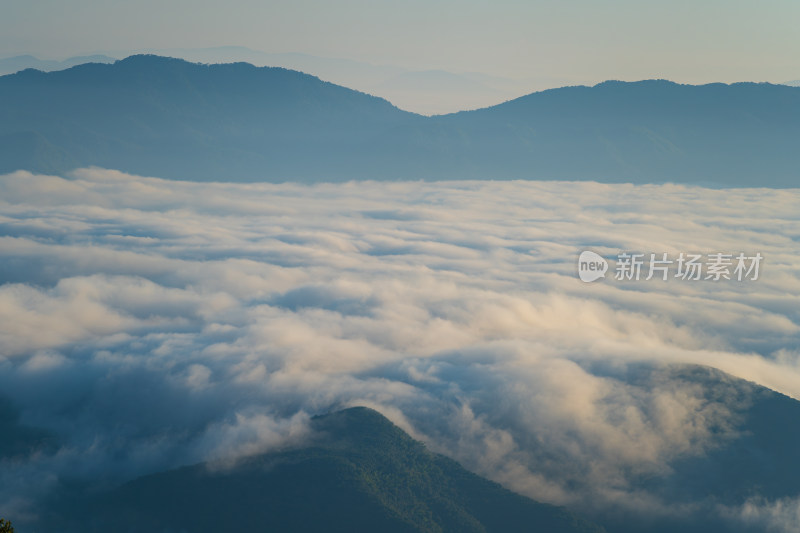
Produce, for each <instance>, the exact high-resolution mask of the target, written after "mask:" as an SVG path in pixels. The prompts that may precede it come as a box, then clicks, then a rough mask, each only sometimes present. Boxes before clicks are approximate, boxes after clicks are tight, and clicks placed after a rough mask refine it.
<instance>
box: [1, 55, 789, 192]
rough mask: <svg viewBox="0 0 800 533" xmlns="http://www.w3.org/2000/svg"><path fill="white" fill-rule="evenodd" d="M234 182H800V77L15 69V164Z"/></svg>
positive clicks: (6, 108) (9, 113)
mask: <svg viewBox="0 0 800 533" xmlns="http://www.w3.org/2000/svg"><path fill="white" fill-rule="evenodd" d="M88 165H97V166H102V167H108V168H115V169H120V170H123V171H127V172H132V173H136V174H144V175H155V176H160V177H165V178H177V179H198V180H223V181H303V182H310V181H339V180H349V179H378V180H388V179H465V178H475V179H486V178H490V179H556V180H562V179H570V180H571V179H579V180H582V179H592V180H600V181H631V182H636V183H641V182H664V181H673V182H682V183H704V184H720V185H742V186H776V187H792V186H797V185H798V184H800V180H798V170H797V169H798V168H800V88H797V87H789V86H785V85H771V84H755V83H738V84H733V85H725V84H711V85H703V86H690V85H678V84H675V83H671V82H668V81H663V80H649V81H642V82H633V83H628V82H605V83H601V84H599V85H596V86H594V87H583V86H581V87H565V88H562V89H553V90H547V91H543V92H539V93H533V94H530V95H528V96H524V97H522V98H518V99H516V100H512V101H509V102H506V103H503V104H500V105H497V106H494V107H489V108H485V109H480V110H477V111H470V112H460V113H454V114H451V115H443V116H434V117H424V116H420V115H416V114H413V113H408V112H405V111H402V110H400V109H398V108H396V107H394V106H392V105H391V104H390V103H389V102H387V101H385V100H382V99H380V98H376V97H373V96H370V95H367V94H364V93H360V92H357V91H353V90H350V89H346V88H343V87H340V86H337V85H334V84H332V83H327V82H323V81H321V80H319V79H318V78H315V77H313V76H310V75H306V74H302V73H300V72H296V71H290V70H286V69H281V68H256V67H253V66H252V65H249V64H245V63H237V64H220V65H200V64H193V63H188V62H186V61H183V60H178V59H169V58H163V57H158V56H132V57H129V58H127V59H125V60H121V61H117V62H115V63H113V64H84V65H80V66H76V67H73V68H69V69H67V70H62V71H57V72H49V73H44V72H40V71H36V70H25V71H22V72H18V73H16V74H12V75H7V76H2V77H0V172H9V171H13V170H17V169H27V170H31V171H36V172H58V173H62V172H65V171H68V170H70V169H72V168H75V167H80V166H88Z"/></svg>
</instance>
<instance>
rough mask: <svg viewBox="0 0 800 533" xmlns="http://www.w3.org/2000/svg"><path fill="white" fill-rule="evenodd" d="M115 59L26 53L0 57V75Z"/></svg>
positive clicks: (107, 61) (62, 68) (105, 61)
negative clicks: (50, 57)
mask: <svg viewBox="0 0 800 533" xmlns="http://www.w3.org/2000/svg"><path fill="white" fill-rule="evenodd" d="M114 61H116V59H115V58H113V57H109V56H107V55H103V54H95V55H90V56H76V57H70V58H67V59H62V60H56V59H39V58H38V57H34V56H32V55H27V54H26V55H20V56H14V57H5V58H2V59H0V75H2V74H13V73H15V72H19V71H20V70H25V69H29V68H34V69H36V70H42V71H44V72H50V71H53V70H64V69H67V68H70V67H74V66H76V65H83V64H84V63H113V62H114Z"/></svg>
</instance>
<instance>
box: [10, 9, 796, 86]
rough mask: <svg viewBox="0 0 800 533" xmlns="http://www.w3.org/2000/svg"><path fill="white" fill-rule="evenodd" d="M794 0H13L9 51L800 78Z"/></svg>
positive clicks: (542, 72) (579, 74)
mask: <svg viewBox="0 0 800 533" xmlns="http://www.w3.org/2000/svg"><path fill="white" fill-rule="evenodd" d="M798 20H800V3H798V2H796V1H794V0H766V1H764V2H757V3H756V2H749V1H743V0H699V1H698V0H694V1H688V0H675V1H670V2H662V1H652V0H614V1H607V2H597V1H595V0H571V1H567V2H565V1H548V2H542V1H522V0H499V1H493V2H488V1H474V0H467V1H454V0H442V1H435V2H430V1H420V0H408V1H405V2H390V1H387V0H368V1H367V0H345V1H339V2H330V1H327V0H292V1H267V2H265V1H261V0H235V1H230V2H225V3H222V2H217V1H213V2H212V1H209V0H167V1H164V0H158V1H156V0H139V1H136V2H126V1H121V0H70V1H67V2H65V1H63V0H36V1H30V0H3V6H2V17H0V57H8V56H13V55H17V54H23V53H30V54H34V55H36V56H39V57H41V58H54V59H61V58H65V57H67V56H73V55H79V54H88V53H95V52H123V53H124V52H127V51H132V50H141V49H153V48H175V47H181V48H197V47H216V46H224V45H238V46H246V47H249V48H252V49H255V50H260V51H265V52H302V53H308V54H313V55H318V56H324V57H340V58H348V59H354V60H358V61H365V62H369V63H374V64H389V65H396V66H399V67H403V68H408V69H412V70H428V69H443V70H447V71H454V72H472V71H475V72H481V73H486V74H491V75H496V76H504V77H512V78H531V77H537V78H551V79H554V80H559V81H570V80H572V81H575V82H580V83H587V82H599V81H602V80H605V79H623V80H635V79H645V78H667V79H671V80H674V81H679V82H685V83H704V82H712V81H723V82H731V81H771V82H778V83H780V82H784V81H789V80H795V79H798V78H800V55H798V54H797V50H799V49H800V32H797V31H796V29H797V21H798Z"/></svg>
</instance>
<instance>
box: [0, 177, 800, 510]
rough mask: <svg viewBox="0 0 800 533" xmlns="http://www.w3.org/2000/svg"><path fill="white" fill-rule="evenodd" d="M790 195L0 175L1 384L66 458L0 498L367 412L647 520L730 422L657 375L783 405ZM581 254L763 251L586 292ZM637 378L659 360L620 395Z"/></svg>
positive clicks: (228, 449)
mask: <svg viewBox="0 0 800 533" xmlns="http://www.w3.org/2000/svg"><path fill="white" fill-rule="evenodd" d="M798 201H800V192H798V191H794V190H780V191H773V190H760V189H748V190H727V191H718V190H711V189H703V188H699V187H686V186H675V185H663V186H656V185H645V186H632V185H625V184H621V185H603V184H598V183H557V182H552V183H551V182H452V183H424V182H404V183H370V182H366V183H363V182H362V183H355V182H354V183H346V184H339V185H332V184H321V185H316V186H299V185H292V184H285V185H271V184H246V185H245V184H218V183H191V182H170V181H163V180H159V179H154V178H140V177H133V176H127V175H125V174H122V173H119V172H115V171H107V170H102V169H84V170H81V171H77V172H76V173H75V174H74V175H73V176H71V177H69V178H67V179H64V178H59V177H53V176H38V175H33V174H30V173H25V172H18V173H15V174H10V175H7V176H2V177H0V230H1V231H2V232H3V234H4V236H0V276H2V278H0V279H2V281H4V283H3V284H2V285H0V346H2V352H1V353H0V356H1V358H0V390H3V391H4V393H5V394H7V395H8V396H9V397H10V398H11V399H12V400H13V401H14V402H15V404H16V405H17V406H18V407H19V408H20V409H21V413H22V418H23V421H25V422H26V423H29V424H32V425H38V426H41V427H44V428H47V429H48V430H50V431H52V432H53V433H54V434H56V435H57V437H58V439H59V442H60V446H61V448H60V451H59V452H58V453H56V454H54V455H52V454H51V455H41V456H35V457H31V458H29V459H28V460H27V462H24V463H16V464H15V465H14V466H13V467H9V466H8V465H5V464H0V487H5V488H3V489H0V496H9V494H12V493H13V494H14V495H15V498H18V497H19V494H23V495H28V496H29V497H30V498H34V497H36V496H37V494H39V489H36V490H34V489H33V488H32V487H34V486H35V485H34V484H33V483H27V484H24V486H23V484H20V483H19V482H18V481H14V480H18V479H20V478H21V477H24V476H30V478H31V479H39V478H37V476H43V475H44V474H43V473H44V472H49V473H50V474H49V475H51V476H52V475H54V476H56V478H57V477H58V476H66V475H74V474H80V475H84V476H100V475H103V476H107V477H108V478H109V479H110V480H121V479H127V478H129V477H132V476H135V475H139V474H142V473H146V472H152V471H155V470H159V469H164V468H168V467H171V466H177V465H179V464H185V463H186V462H191V461H201V460H215V461H223V462H224V461H225V460H226V459H227V460H230V459H232V458H235V457H238V456H241V455H247V454H251V453H257V452H259V451H263V450H267V449H271V448H274V447H275V446H281V445H283V444H285V443H286V442H294V441H293V440H292V439H296V438H299V437H300V436H302V435H304V430H303V428H304V427H305V426H304V424H305V421H306V420H307V416H308V414H313V413H316V412H320V411H326V410H329V409H335V408H340V407H343V406H347V405H369V406H373V407H376V408H379V409H380V410H381V411H383V412H384V413H385V414H387V415H388V416H390V417H391V418H392V419H393V420H395V421H396V422H397V423H399V424H401V426H402V427H403V428H404V429H406V430H408V431H410V432H411V433H412V434H413V435H415V436H416V437H418V438H422V439H424V440H426V441H427V442H428V444H429V446H430V447H431V448H432V449H435V450H437V451H441V452H443V453H447V454H449V455H451V456H453V457H454V458H456V459H458V460H459V461H461V462H463V463H464V464H466V465H467V466H468V467H470V468H472V469H474V470H476V471H478V472H480V473H482V474H485V475H487V476H490V477H492V478H494V479H496V480H498V481H501V482H502V483H504V484H506V485H507V486H509V487H512V488H514V489H515V490H518V491H520V492H522V493H525V494H528V495H531V496H533V497H537V498H540V499H544V500H547V501H554V502H563V503H569V502H573V503H575V502H578V503H579V502H581V501H584V502H585V501H586V500H587V499H592V500H595V501H609V502H610V501H615V502H625V501H628V502H636V503H637V504H638V505H653V506H657V502H654V500H653V498H652V496H650V495H648V494H632V493H631V491H632V490H633V489H632V485H631V479H632V478H635V477H636V476H641V475H650V474H653V475H658V474H663V473H665V472H668V471H669V469H670V464H671V462H672V461H673V460H675V459H676V458H677V457H686V456H696V455H702V454H703V453H706V452H707V451H708V450H709V449H713V448H714V447H715V446H719V445H721V444H724V442H726V440H727V439H732V438H735V436H736V435H735V431H734V430H733V429H732V428H733V426H734V425H735V423H736V416H737V415H736V409H737V408H738V406H737V405H736V404H735V402H733V400H731V401H730V402H729V401H720V400H717V401H708V399H707V397H706V391H704V390H702V388H699V387H698V386H697V385H693V384H691V383H687V382H682V381H680V380H675V379H668V378H669V376H670V374H669V370H668V369H667V368H666V367H663V368H662V366H661V365H668V364H671V363H678V364H680V363H695V364H701V365H708V366H711V367H716V368H719V369H721V370H723V371H725V372H729V373H731V374H733V375H735V376H738V377H741V378H745V379H748V380H752V381H756V382H758V383H761V384H763V385H765V386H767V387H771V388H773V389H776V390H779V391H781V392H783V393H785V394H788V395H790V396H793V397H795V398H800V368H799V367H798V364H797V353H796V351H797V346H798V340H800V326H798V323H800V311H798V309H797V307H796V305H795V302H796V299H797V297H798V295H799V294H800V278H798V274H797V271H796V264H797V263H796V256H797V253H798V251H799V250H798V248H800V247H799V246H798V242H800V215H798V213H797V209H796V206H797V205H798ZM586 248H591V249H594V250H596V251H598V252H601V253H616V252H618V251H621V250H639V251H643V252H655V253H659V252H670V253H677V252H681V251H683V252H703V253H711V252H733V253H738V252H739V251H745V252H756V251H758V252H761V254H762V255H763V256H764V257H765V262H764V265H763V268H762V275H761V279H759V280H758V281H755V282H741V283H737V282H726V283H713V282H691V283H690V282H680V281H678V280H672V281H669V282H638V283H635V282H630V283H621V282H616V281H614V280H611V279H609V280H607V281H604V282H600V283H595V284H591V285H587V284H583V283H581V282H580V281H579V280H578V279H577V276H576V275H575V274H576V272H575V268H576V267H575V265H576V259H577V256H578V253H579V252H580V251H581V250H583V249H586ZM637 365H644V367H646V368H650V369H652V368H653V367H655V368H656V369H657V370H655V371H651V373H650V374H647V376H648V377H646V379H644V378H642V379H643V381H642V380H640V381H639V382H636V381H635V380H633V381H632V380H630V379H628V378H627V377H626V375H627V374H626V372H629V371H632V370H631V369H635V368H638V367H637ZM659 368H662V369H661V370H658V369H659ZM165 406H166V407H165ZM53 483H54V482H53ZM51 485H52V483H51V484H40V485H38V486H40V487H44V486H51ZM42 490H44V489H42ZM4 491H5V492H4ZM0 499H2V498H0ZM9 501H11V500H9ZM14 501H18V502H21V503H19V504H18V507H20V508H21V506H22V504H23V503H22V500H19V499H16V500H14ZM15 505H16V504H15Z"/></svg>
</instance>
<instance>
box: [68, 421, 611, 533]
mask: <svg viewBox="0 0 800 533" xmlns="http://www.w3.org/2000/svg"><path fill="white" fill-rule="evenodd" d="M312 427H313V429H314V430H315V432H317V433H318V434H319V436H318V438H317V439H316V440H315V441H314V442H313V443H312V445H311V446H309V447H305V448H302V449H294V450H289V451H283V452H278V453H269V454H265V455H260V456H256V457H252V458H249V459H247V460H245V461H243V462H241V463H239V464H238V465H236V466H235V467H233V468H230V469H223V470H219V469H214V468H208V466H207V465H196V466H190V467H185V468H180V469H177V470H172V471H169V472H164V473H161V474H155V475H151V476H146V477H143V478H139V479H136V480H134V481H132V482H130V483H128V484H126V485H124V486H122V487H120V488H118V489H115V490H113V491H110V492H107V493H103V494H100V495H93V496H92V497H91V498H90V501H89V503H88V504H87V503H82V502H81V501H80V500H79V501H78V502H75V501H70V502H69V504H68V506H69V513H68V514H69V515H70V516H71V518H64V517H61V518H59V519H58V520H57V521H56V524H57V526H54V527H56V528H58V530H59V531H69V530H73V531H82V532H88V531H126V532H138V531H186V532H198V533H199V532H218V531H294V532H301V531H305V532H311V531H319V532H323V531H324V532H330V531H342V532H345V531H346V532H359V531H364V532H372V531H383V532H415V531H418V532H420V531H430V532H444V531H452V532H469V531H480V532H487V531H497V532H503V533H506V532H508V533H513V532H515V531H519V532H522V531H526V532H528V531H547V532H550V533H559V532H589V531H602V529H601V528H599V527H597V526H594V525H592V524H591V523H589V522H587V521H584V520H581V519H579V518H577V517H576V516H575V515H573V514H571V513H569V512H567V511H565V510H564V509H561V508H559V507H554V506H551V505H546V504H541V503H537V502H534V501H532V500H530V499H527V498H524V497H522V496H520V495H518V494H515V493H513V492H510V491H508V490H506V489H504V488H502V487H501V486H500V485H497V484H496V483H493V482H491V481H488V480H486V479H483V478H481V477H478V476H476V475H475V474H472V473H470V472H468V471H466V470H464V469H463V468H462V467H461V466H459V465H458V464H457V463H455V462H454V461H452V460H450V459H447V458H445V457H443V456H441V455H436V454H433V453H430V452H428V451H427V450H426V449H425V447H424V446H423V445H422V444H421V443H419V442H417V441H415V440H413V439H411V438H410V437H409V436H408V435H407V434H405V433H404V432H403V431H402V430H400V429H399V428H397V427H396V426H395V425H393V424H392V423H391V422H389V421H388V420H387V419H385V418H384V417H383V416H382V415H380V414H379V413H377V412H375V411H372V410H370V409H367V408H363V407H358V408H351V409H346V410H344V411H338V412H336V413H332V414H328V415H324V416H320V417H317V418H315V419H313V420H312Z"/></svg>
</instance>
